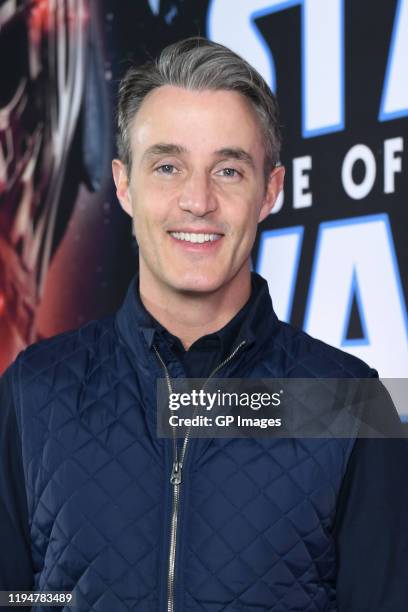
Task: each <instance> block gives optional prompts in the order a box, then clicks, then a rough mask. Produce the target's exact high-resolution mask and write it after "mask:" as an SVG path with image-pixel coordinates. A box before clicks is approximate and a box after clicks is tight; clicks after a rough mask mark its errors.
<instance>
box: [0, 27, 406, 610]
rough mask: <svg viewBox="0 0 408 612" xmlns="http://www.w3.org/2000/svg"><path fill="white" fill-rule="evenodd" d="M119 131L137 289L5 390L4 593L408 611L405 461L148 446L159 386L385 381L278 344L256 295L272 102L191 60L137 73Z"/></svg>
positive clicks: (284, 336) (186, 55) (191, 47)
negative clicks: (255, 260) (256, 249)
mask: <svg viewBox="0 0 408 612" xmlns="http://www.w3.org/2000/svg"><path fill="white" fill-rule="evenodd" d="M118 117H119V121H118V124H119V136H118V145H119V146H118V150H119V159H117V160H114V161H113V175H114V180H115V184H116V189H117V195H118V199H119V201H120V203H121V205H122V207H123V209H124V210H125V211H126V212H127V213H128V214H129V215H130V216H131V217H132V218H133V229H134V233H135V236H136V239H137V242H138V245H139V271H138V274H137V275H136V277H135V278H134V280H133V282H132V284H131V286H130V288H129V291H128V294H127V296H126V299H125V301H124V304H123V306H122V307H121V309H120V310H119V312H118V313H117V314H116V316H114V317H107V318H106V319H104V320H101V321H96V322H91V323H89V324H88V325H85V326H84V327H82V328H80V329H79V330H75V331H71V332H67V333H65V334H62V335H60V336H56V337H54V338H51V339H48V340H45V341H43V342H41V343H37V344H35V345H33V346H31V347H29V348H28V349H27V350H26V351H25V352H24V353H22V354H20V356H19V357H18V359H17V360H16V362H15V363H14V364H13V365H12V366H11V368H9V370H8V371H7V372H6V374H5V375H4V377H3V381H2V389H1V393H2V404H1V409H2V414H3V416H2V422H3V426H2V429H1V431H2V441H3V447H2V448H3V450H2V456H3V462H2V467H1V475H0V496H1V506H0V508H1V512H2V518H3V525H4V527H3V529H2V542H5V543H6V545H5V546H4V547H3V549H2V553H1V563H0V585H1V588H2V589H34V590H36V591H41V590H42V591H44V590H60V591H61V590H64V591H72V592H73V593H74V594H75V597H76V603H75V609H77V610H81V611H85V610H101V611H106V612H120V611H122V610H138V611H141V612H144V611H146V612H147V611H153V610H154V611H156V610H167V611H168V612H173V611H174V612H177V611H183V612H186V611H190V610H191V611H193V610H194V611H196V610H197V611H198V610H200V611H201V612H203V611H206V612H207V611H208V612H210V611H211V612H220V611H221V610H222V611H225V612H227V611H232V610H245V611H250V610H254V611H255V610H257V611H260V610H265V611H266V610H274V611H276V612H278V611H286V610H291V611H295V610H296V611H300V610H302V611H303V610H304V611H306V610H308V611H312V610H316V611H317V610H319V611H320V610H321V611H323V610H333V611H334V610H339V611H341V612H345V611H347V612H364V611H367V612H368V611H370V612H373V611H374V610H375V611H383V612H391V611H392V612H402V611H403V610H404V611H405V610H406V609H407V604H408V587H407V584H408V581H407V580H406V563H407V555H408V539H407V535H406V528H405V521H406V516H407V514H406V511H407V510H408V495H407V487H402V486H401V484H402V482H401V470H405V468H406V467H407V463H408V462H407V449H406V446H405V442H404V441H403V440H398V439H395V440H380V439H371V440H369V439H358V440H357V439H356V435H354V436H352V437H351V438H349V439H332V440H327V439H302V438H299V439H285V438H280V439H279V438H270V439H269V438H266V439H262V440H260V439H254V438H252V439H251V438H248V439H232V438H227V439H203V440H198V439H194V438H193V437H186V438H185V439H184V440H179V441H176V440H175V439H173V440H170V439H169V440H167V439H161V438H158V437H157V435H156V397H155V395H156V380H157V379H158V378H163V377H166V379H167V381H168V382H169V384H170V385H171V378H179V377H186V376H189V377H195V378H197V377H203V378H207V377H208V376H215V375H216V376H220V377H223V378H227V377H231V378H232V377H234V378H238V377H240V378H269V377H272V378H275V377H279V378H283V377H287V378H296V377H297V378H309V377H312V378H326V377H327V378H348V377H351V378H353V377H356V378H370V377H374V378H375V377H376V372H375V371H374V370H371V369H370V368H369V367H368V366H366V365H365V364H364V363H363V362H361V361H360V360H358V359H356V358H354V357H352V356H350V355H347V354H345V353H342V352H341V351H338V350H337V349H334V348H332V347H329V346H327V345H325V344H323V343H322V342H319V341H317V340H314V339H312V338H310V337H309V336H307V335H306V334H304V333H303V332H301V331H300V330H296V329H294V328H293V327H291V326H290V325H287V324H283V323H281V322H279V321H278V320H277V318H276V316H275V314H274V312H273V309H272V305H271V299H270V296H269V293H268V288H267V284H266V282H265V281H264V280H263V279H262V278H261V277H260V276H258V275H256V274H252V275H251V272H250V252H251V248H252V246H253V242H254V239H255V234H256V229H257V224H258V223H259V222H261V221H262V220H263V219H264V218H265V217H266V216H267V215H268V214H269V213H270V211H271V209H272V207H273V205H274V203H275V201H276V198H277V196H278V194H279V192H280V191H281V189H282V185H283V174H284V170H283V168H282V167H281V166H280V164H279V146H280V136H279V126H278V118H277V107H276V101H275V98H274V96H273V95H272V93H271V92H270V90H269V88H268V86H267V85H266V84H265V82H264V81H263V79H262V78H261V77H260V75H259V74H258V73H257V72H256V71H255V70H254V69H253V68H252V67H251V66H249V65H248V64H247V63H246V62H245V61H244V60H242V59H241V58H240V57H238V56H237V55H235V54H234V53H233V52H231V51H230V50H228V49H226V48H225V47H222V46H221V45H218V44H215V43H212V42H209V41H206V40H204V39H200V38H195V39H194V38H193V39H188V40H186V41H182V42H180V43H176V44H175V45H172V46H170V47H168V48H166V49H165V50H164V51H163V52H162V54H161V56H160V57H159V59H158V60H157V62H155V63H151V64H148V65H146V66H143V67H138V68H136V67H135V68H131V69H130V71H129V72H128V73H127V75H126V76H125V78H124V80H123V81H122V84H121V87H120V91H119V113H118ZM387 418H388V419H389V420H390V421H391V422H394V421H397V417H396V416H395V413H394V412H392V411H390V414H389V415H388V417H387ZM4 538H5V539H4ZM5 550H7V553H6V552H5ZM16 551H18V554H16ZM403 564H405V567H404V565H403ZM33 609H36V608H35V607H34V608H33Z"/></svg>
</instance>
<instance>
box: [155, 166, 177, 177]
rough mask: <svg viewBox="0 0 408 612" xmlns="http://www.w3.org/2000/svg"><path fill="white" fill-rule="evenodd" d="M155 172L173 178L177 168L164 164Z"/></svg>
mask: <svg viewBox="0 0 408 612" xmlns="http://www.w3.org/2000/svg"><path fill="white" fill-rule="evenodd" d="M155 171H156V172H158V173H159V174H167V175H168V176H171V175H172V174H176V172H177V168H176V167H175V166H173V164H163V165H162V166H159V167H158V168H156V170H155Z"/></svg>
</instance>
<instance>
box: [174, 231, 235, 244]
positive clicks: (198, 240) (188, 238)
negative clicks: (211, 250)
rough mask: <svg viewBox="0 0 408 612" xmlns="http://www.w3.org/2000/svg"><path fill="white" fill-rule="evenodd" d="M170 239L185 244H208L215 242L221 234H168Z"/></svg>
mask: <svg viewBox="0 0 408 612" xmlns="http://www.w3.org/2000/svg"><path fill="white" fill-rule="evenodd" d="M168 233H169V234H170V236H172V238H174V239H175V240H177V241H179V242H185V243H187V244H208V243H213V242H217V241H218V240H220V239H221V238H222V237H223V234H218V233H214V232H168Z"/></svg>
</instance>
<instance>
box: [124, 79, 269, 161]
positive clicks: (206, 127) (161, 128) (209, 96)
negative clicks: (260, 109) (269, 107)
mask: <svg viewBox="0 0 408 612" xmlns="http://www.w3.org/2000/svg"><path fill="white" fill-rule="evenodd" d="M155 142H169V143H175V144H179V145H181V146H183V147H184V148H186V149H187V150H189V151H194V150H198V149H199V150H200V151H205V152H207V150H208V152H211V151H212V150H218V149H222V148H226V147H241V148H243V149H245V150H248V152H251V153H255V150H256V149H259V147H261V148H262V149H263V145H262V130H261V124H260V120H259V118H258V115H257V114H256V111H255V109H254V108H253V106H252V104H251V102H250V101H249V100H248V99H247V98H246V97H245V96H243V95H242V94H240V93H237V92H234V91H224V90H217V91H212V90H204V91H194V90H193V91H192V90H188V89H184V88H181V87H172V86H168V85H166V86H163V87H159V88H157V89H154V90H153V91H152V92H151V93H150V94H148V96H146V98H145V100H144V101H143V103H142V105H141V107H140V109H139V110H138V112H137V113H136V116H135V118H134V120H133V122H132V126H131V144H132V150H133V153H134V154H135V155H138V154H142V153H143V150H145V149H146V148H147V147H149V146H151V145H152V144H154V143H155Z"/></svg>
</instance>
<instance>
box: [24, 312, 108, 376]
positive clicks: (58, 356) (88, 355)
mask: <svg viewBox="0 0 408 612" xmlns="http://www.w3.org/2000/svg"><path fill="white" fill-rule="evenodd" d="M114 348H115V333H114V316H113V315H111V316H109V317H105V318H103V319H99V320H94V321H90V322H89V323H86V324H85V325H82V326H81V327H79V328H77V329H72V330H69V331H66V332H63V333H60V334H57V335H55V336H51V337H50V338H46V339H43V340H40V341H38V342H35V343H34V344H31V345H30V346H28V347H27V348H26V349H25V350H24V351H22V352H21V353H20V354H19V355H18V357H17V359H16V361H15V362H14V364H13V365H12V368H13V369H14V370H18V373H19V378H20V379H21V378H22V379H23V380H24V383H27V384H28V383H30V382H31V381H32V380H34V379H36V380H39V379H40V378H41V377H44V376H46V375H47V372H50V371H53V372H55V370H58V371H59V372H61V373H62V372H65V373H66V374H68V373H69V372H70V373H71V375H72V376H75V373H78V374H79V372H80V371H83V370H84V369H86V368H87V366H89V363H90V362H91V361H93V360H94V359H95V358H96V359H97V358H98V355H101V354H102V353H103V352H104V351H105V352H106V351H107V352H108V353H109V352H110V351H112V350H114Z"/></svg>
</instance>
